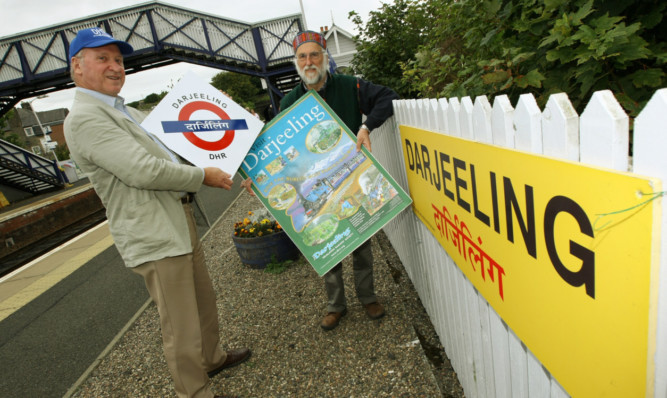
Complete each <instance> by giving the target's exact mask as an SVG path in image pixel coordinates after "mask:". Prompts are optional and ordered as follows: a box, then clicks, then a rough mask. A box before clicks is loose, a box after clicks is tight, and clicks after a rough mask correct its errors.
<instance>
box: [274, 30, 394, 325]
mask: <svg viewBox="0 0 667 398" xmlns="http://www.w3.org/2000/svg"><path fill="white" fill-rule="evenodd" d="M292 45H293V47H294V52H295V58H294V65H295V66H296V70H297V72H298V73H299V76H300V77H301V81H302V82H301V84H299V85H297V86H296V87H295V88H294V89H293V90H292V91H290V92H289V93H288V94H287V95H286V96H285V97H284V98H283V99H282V100H281V101H280V109H281V110H283V109H286V108H287V107H289V106H290V105H292V104H293V103H294V102H296V101H297V100H298V99H299V98H301V96H303V95H304V94H306V93H307V92H308V90H315V91H317V93H318V94H319V95H320V97H322V99H324V100H325V101H326V102H327V104H328V105H329V106H330V107H331V109H333V111H334V112H336V115H338V117H340V118H341V120H343V122H344V123H345V124H346V125H347V127H348V128H349V129H350V130H351V131H353V132H356V136H357V151H359V150H361V146H362V145H363V146H365V147H366V149H368V150H369V151H370V150H371V138H370V133H371V130H373V129H375V128H377V127H380V126H381V125H382V123H384V122H385V120H387V119H388V118H390V117H391V116H392V115H393V114H394V108H393V105H392V101H393V100H395V99H398V94H396V92H394V91H393V90H391V89H389V88H387V87H384V86H380V85H377V84H373V83H371V82H368V81H366V80H363V79H359V78H356V77H354V76H347V75H342V74H330V73H328V71H327V66H328V65H329V56H328V54H327V52H326V48H327V42H326V40H325V39H324V37H323V36H322V35H321V34H320V33H317V32H313V31H304V32H299V33H298V34H297V35H296V37H295V38H294V41H293V42H292ZM362 115H365V116H366V120H365V121H363V124H362ZM352 268H353V272H354V287H355V290H356V293H357V298H358V299H359V301H360V302H361V304H362V305H363V306H364V308H365V310H366V314H368V316H369V317H370V318H371V319H379V318H382V317H383V316H384V314H385V311H384V308H383V307H382V304H380V303H379V302H378V300H377V297H376V296H375V288H374V285H373V252H372V251H371V241H370V240H368V241H366V242H365V243H364V244H362V245H361V246H359V248H358V249H356V250H355V251H354V252H352ZM324 286H325V288H326V291H327V297H328V304H327V314H326V316H325V317H324V319H323V320H322V323H321V326H322V328H323V329H324V330H331V329H334V328H335V327H336V326H338V323H339V322H340V319H341V318H342V317H343V316H344V315H345V314H346V313H347V303H346V299H345V290H344V286H343V267H342V263H339V264H338V265H336V266H335V267H334V268H332V269H331V271H329V272H327V273H326V274H325V275H324Z"/></svg>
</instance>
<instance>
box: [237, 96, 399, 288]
mask: <svg viewBox="0 0 667 398" xmlns="http://www.w3.org/2000/svg"><path fill="white" fill-rule="evenodd" d="M239 171H240V172H241V174H243V175H244V176H246V177H248V176H249V177H251V178H252V180H253V182H254V184H253V189H254V190H255V193H256V194H257V196H258V198H259V199H260V200H261V201H262V203H264V205H265V206H266V207H267V209H269V211H270V212H271V214H273V216H274V217H275V218H276V220H277V221H278V222H279V223H280V225H281V226H282V227H283V229H284V230H285V232H287V234H288V235H289V237H290V238H291V239H292V241H293V242H294V243H295V244H296V246H297V247H298V248H299V250H301V253H303V255H304V256H305V257H306V259H308V261H309V262H310V264H311V265H312V266H313V268H314V269H315V271H317V273H318V274H319V275H320V276H322V275H324V274H325V273H327V272H328V271H329V270H330V269H331V268H333V267H334V266H335V265H336V264H338V263H339V262H340V261H341V260H342V259H343V258H345V257H346V256H347V255H348V254H350V253H351V252H352V251H353V250H354V249H356V248H357V247H359V246H360V245H361V244H362V243H364V242H365V241H366V240H368V239H369V238H370V237H371V236H373V234H375V233H376V232H377V231H378V230H380V229H381V228H382V227H383V226H384V225H385V224H386V223H388V222H389V221H391V219H392V218H394V217H395V216H396V215H397V214H398V213H400V212H401V211H402V210H403V209H405V208H406V207H408V206H409V205H410V203H411V202H412V200H411V199H410V197H409V196H408V195H407V194H406V193H405V191H403V189H401V187H400V186H399V185H398V184H397V183H396V182H395V181H394V179H393V178H392V177H391V176H390V175H389V173H387V172H386V171H385V170H384V169H383V168H382V166H381V165H380V164H379V163H378V162H377V161H376V160H375V159H374V158H373V156H372V155H371V154H370V152H368V151H367V150H366V149H365V148H363V149H362V150H361V151H360V152H357V150H356V138H355V136H354V134H353V133H352V132H350V130H349V129H348V128H347V126H345V124H344V123H343V122H342V121H341V120H340V119H339V118H338V116H337V115H336V114H335V113H334V112H333V111H332V110H331V108H329V107H328V105H327V104H326V103H325V102H324V101H323V100H322V99H321V98H320V97H319V95H317V93H316V92H315V91H310V92H308V93H307V94H306V95H304V96H303V97H302V98H301V99H300V100H299V101H297V102H296V103H295V104H293V105H292V106H291V107H289V108H288V109H286V110H285V111H283V112H281V113H280V114H279V115H278V116H276V118H274V119H273V120H272V121H271V123H269V124H267V125H266V126H265V128H264V130H263V131H262V132H261V133H260V134H259V136H258V137H257V140H256V141H255V143H254V144H253V145H252V147H251V148H250V152H248V154H247V155H246V157H245V159H244V160H243V162H242V164H241V168H240V170H239Z"/></svg>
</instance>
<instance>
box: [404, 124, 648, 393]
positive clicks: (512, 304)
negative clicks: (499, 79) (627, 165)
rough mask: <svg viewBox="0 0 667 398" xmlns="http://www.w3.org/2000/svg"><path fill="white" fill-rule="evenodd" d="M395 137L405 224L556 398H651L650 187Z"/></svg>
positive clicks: (611, 175) (638, 180)
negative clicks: (410, 217)
mask: <svg viewBox="0 0 667 398" xmlns="http://www.w3.org/2000/svg"><path fill="white" fill-rule="evenodd" d="M400 130H401V142H402V146H403V155H404V157H405V165H406V172H407V176H408V184H409V187H410V195H411V196H412V199H413V201H414V202H413V207H414V211H415V213H416V214H417V215H418V217H419V218H420V219H421V220H422V222H423V223H424V224H425V225H426V226H427V227H428V228H429V229H430V230H431V232H432V233H433V235H434V236H435V237H436V238H437V239H438V240H439V242H440V244H441V245H442V246H443V247H444V248H445V250H446V251H447V253H448V254H449V255H450V256H451V257H452V259H453V260H454V261H455V262H456V264H457V265H458V267H459V268H460V269H461V270H462V271H463V272H464V273H465V275H466V276H467V278H468V279H469V280H470V282H471V283H472V284H473V285H474V286H475V287H476V288H477V289H478V290H479V291H480V293H481V294H482V295H483V296H484V297H485V298H486V300H488V302H489V303H490V304H491V305H492V306H493V308H494V309H495V310H496V312H497V313H498V314H499V315H500V316H501V317H502V318H503V320H505V322H507V324H508V325H509V326H510V328H512V330H513V331H514V332H515V333H516V334H517V336H519V338H520V339H521V340H522V341H523V342H524V343H525V344H526V346H527V347H528V348H529V349H530V350H531V351H532V352H533V353H534V354H535V355H536V356H537V358H539V360H540V361H541V362H542V364H544V366H545V367H546V368H547V369H548V370H549V371H550V372H551V374H552V375H553V376H554V377H555V378H556V379H557V380H558V382H559V383H560V384H561V385H562V386H563V387H564V388H565V390H566V391H567V392H568V393H569V394H570V395H572V396H573V397H598V396H605V397H624V398H627V397H641V396H648V395H650V396H653V391H652V389H653V387H652V386H653V379H652V377H653V369H654V363H653V356H654V351H655V327H656V324H655V322H656V313H655V309H656V305H657V281H658V275H657V274H658V266H657V264H658V262H657V259H658V253H657V251H658V245H657V244H655V242H657V241H658V238H659V231H658V226H659V225H658V224H659V223H654V220H658V219H659V217H660V206H659V205H658V203H659V201H654V200H653V199H655V198H657V197H659V196H660V195H661V193H660V190H661V186H660V182H659V180H656V179H650V178H644V177H639V176H636V175H632V174H630V173H618V172H614V171H608V170H603V169H599V168H593V167H586V166H582V165H581V164H577V163H573V162H566V161H561V160H555V159H550V158H546V157H542V156H536V155H532V154H527V153H523V152H518V151H514V150H508V149H503V148H499V147H495V146H492V145H486V144H481V143H476V142H472V141H468V140H464V139H460V138H454V137H449V136H446V135H442V134H437V133H432V132H429V131H424V130H420V129H416V128H412V127H406V126H401V127H400Z"/></svg>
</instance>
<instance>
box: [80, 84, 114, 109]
mask: <svg viewBox="0 0 667 398" xmlns="http://www.w3.org/2000/svg"><path fill="white" fill-rule="evenodd" d="M76 89H77V90H78V91H80V92H82V93H85V94H88V95H90V96H91V97H94V98H97V99H98V100H100V101H102V102H104V103H105V104H107V105H109V106H111V107H113V108H116V109H118V110H120V111H123V112H124V108H125V98H123V97H121V96H120V95H117V96H115V97H113V96H111V95H106V94H102V93H100V92H99V91H95V90H91V89H88V88H83V87H77V88H76Z"/></svg>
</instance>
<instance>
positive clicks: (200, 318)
mask: <svg viewBox="0 0 667 398" xmlns="http://www.w3.org/2000/svg"><path fill="white" fill-rule="evenodd" d="M183 210H184V211H185V213H186V217H187V219H188V226H189V229H190V236H191V238H192V247H193V251H192V253H190V254H186V255H183V256H177V257H168V258H164V259H161V260H158V261H151V262H147V263H144V264H141V265H139V266H137V267H135V268H133V271H134V272H136V273H138V274H139V275H141V276H143V277H144V281H145V282H146V287H147V288H148V292H149V293H150V296H151V298H152V299H153V301H154V302H155V304H156V305H157V309H158V313H159V314H160V326H161V329H162V343H163V348H164V355H165V358H166V361H167V366H168V367H169V371H170V373H171V376H172V378H173V381H174V385H175V390H176V394H177V396H179V397H184V398H185V397H196V398H200V397H205V398H212V397H213V393H212V392H211V390H210V389H209V387H208V382H209V379H208V375H207V374H206V372H207V371H209V370H213V369H215V368H216V367H218V366H219V365H221V364H222V363H223V362H224V361H225V359H226V353H225V352H224V351H222V349H221V348H220V344H219V330H218V312H217V306H216V298H215V292H214V290H213V284H212V282H211V278H210V276H209V274H208V270H207V268H206V264H205V260H204V252H203V250H202V248H201V244H200V242H199V237H198V236H197V229H196V226H195V220H194V215H193V209H192V206H190V205H184V206H183Z"/></svg>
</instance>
